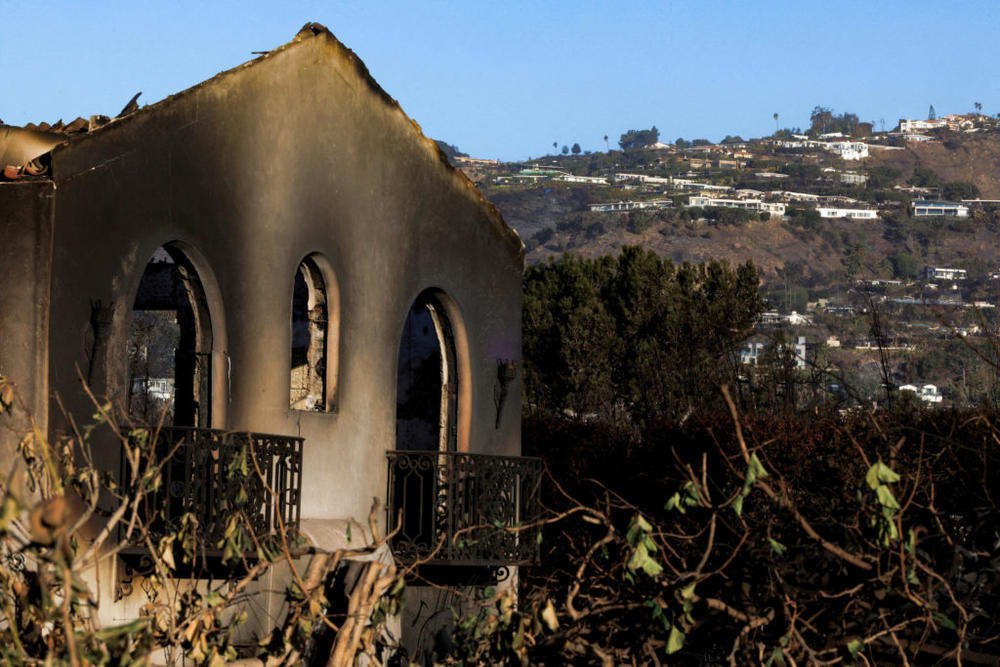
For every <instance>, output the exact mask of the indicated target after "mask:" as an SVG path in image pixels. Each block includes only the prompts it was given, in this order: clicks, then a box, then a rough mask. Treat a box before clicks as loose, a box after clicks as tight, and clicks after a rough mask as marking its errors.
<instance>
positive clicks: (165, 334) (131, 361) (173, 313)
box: [127, 245, 212, 427]
mask: <svg viewBox="0 0 1000 667" xmlns="http://www.w3.org/2000/svg"><path fill="white" fill-rule="evenodd" d="M211 354H212V326H211V322H210V321H209V317H208V307H207V304H206V300H205V291H204V289H203V287H202V284H201V281H200V280H199V278H198V273H197V271H195V269H194V266H193V265H192V264H191V263H190V261H188V259H187V258H186V257H185V256H184V254H183V253H182V252H181V251H180V250H178V249H176V248H174V247H173V246H169V245H168V246H163V247H160V248H157V249H156V251H155V252H154V253H153V256H152V257H151V258H150V260H149V262H148V263H147V264H146V269H145V271H144V272H143V274H142V279H141V281H140V282H139V289H138V291H137V293H136V297H135V303H134V304H133V306H132V322H131V325H130V327H129V338H128V376H129V377H128V385H127V392H128V410H129V414H130V415H131V416H132V417H133V418H135V419H137V420H139V421H142V422H145V423H149V424H156V423H159V422H160V420H161V418H162V420H163V423H164V424H173V425H174V426H196V427H208V426H209V425H210V424H211V414H210V413H211V406H212V401H211V368H212V363H211Z"/></svg>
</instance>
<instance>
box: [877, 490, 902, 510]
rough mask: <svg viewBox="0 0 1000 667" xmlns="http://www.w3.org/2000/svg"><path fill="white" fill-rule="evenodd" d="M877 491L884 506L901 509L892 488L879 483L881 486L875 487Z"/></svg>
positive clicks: (879, 500)
mask: <svg viewBox="0 0 1000 667" xmlns="http://www.w3.org/2000/svg"><path fill="white" fill-rule="evenodd" d="M875 493H876V495H877V496H878V502H879V504H880V505H882V507H885V508H887V509H891V510H898V509H899V503H897V502H896V496H894V495H892V490H891V489H890V488H889V487H888V486H885V485H879V487H878V488H877V489H875Z"/></svg>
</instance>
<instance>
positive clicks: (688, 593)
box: [680, 581, 698, 600]
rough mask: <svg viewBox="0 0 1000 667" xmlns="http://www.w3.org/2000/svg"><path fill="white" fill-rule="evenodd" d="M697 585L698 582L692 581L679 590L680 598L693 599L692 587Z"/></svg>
mask: <svg viewBox="0 0 1000 667" xmlns="http://www.w3.org/2000/svg"><path fill="white" fill-rule="evenodd" d="M697 585H698V582H696V581H692V582H691V583H690V584H688V585H687V586H685V587H684V588H682V589H681V590H680V594H681V600H691V599H694V587H695V586H697Z"/></svg>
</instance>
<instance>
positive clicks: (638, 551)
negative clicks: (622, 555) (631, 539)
mask: <svg viewBox="0 0 1000 667" xmlns="http://www.w3.org/2000/svg"><path fill="white" fill-rule="evenodd" d="M647 560H649V552H648V551H646V547H645V546H644V545H642V544H639V545H638V546H636V547H635V549H634V550H633V551H632V557H631V558H629V560H628V566H627V567H628V569H630V570H638V569H639V568H641V567H644V566H645V564H646V561H647Z"/></svg>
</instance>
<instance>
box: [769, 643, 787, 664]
mask: <svg viewBox="0 0 1000 667" xmlns="http://www.w3.org/2000/svg"><path fill="white" fill-rule="evenodd" d="M786 664H787V663H786V662H785V653H784V651H782V650H781V647H780V646H775V647H774V648H773V649H772V650H771V655H770V656H768V658H767V662H765V663H764V667H770V666H771V665H778V667H785V665H786Z"/></svg>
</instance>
